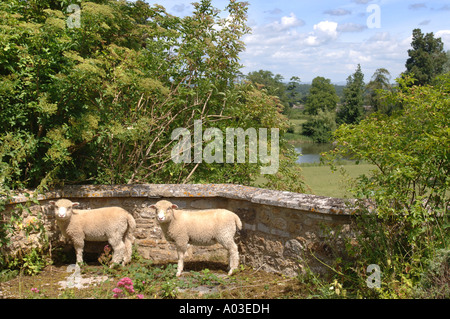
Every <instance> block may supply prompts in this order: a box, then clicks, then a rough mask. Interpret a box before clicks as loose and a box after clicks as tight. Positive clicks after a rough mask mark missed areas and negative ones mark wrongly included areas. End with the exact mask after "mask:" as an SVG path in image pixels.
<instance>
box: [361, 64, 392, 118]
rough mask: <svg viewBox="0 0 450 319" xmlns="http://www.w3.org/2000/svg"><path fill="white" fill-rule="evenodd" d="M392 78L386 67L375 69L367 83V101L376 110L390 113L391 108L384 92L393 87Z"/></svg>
mask: <svg viewBox="0 0 450 319" xmlns="http://www.w3.org/2000/svg"><path fill="white" fill-rule="evenodd" d="M390 79H391V74H390V73H389V71H388V70H386V69H385V68H380V69H377V70H376V71H375V73H374V74H373V76H372V79H371V80H370V82H369V83H368V84H367V85H366V91H367V92H366V99H367V103H368V105H370V106H371V107H372V108H373V111H374V112H381V113H386V114H390V111H391V109H390V108H389V105H386V103H384V102H385V101H384V100H383V93H384V92H386V91H390V90H391V89H392V88H391V83H390Z"/></svg>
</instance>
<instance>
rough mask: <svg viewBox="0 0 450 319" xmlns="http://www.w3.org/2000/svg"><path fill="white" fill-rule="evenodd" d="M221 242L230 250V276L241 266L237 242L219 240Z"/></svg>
mask: <svg viewBox="0 0 450 319" xmlns="http://www.w3.org/2000/svg"><path fill="white" fill-rule="evenodd" d="M219 243H220V244H221V245H222V246H223V247H225V248H226V249H227V250H228V258H229V272H228V275H229V276H230V275H231V274H233V271H234V270H235V269H237V267H238V266H239V251H238V247H237V245H236V243H235V242H234V241H233V240H228V241H219Z"/></svg>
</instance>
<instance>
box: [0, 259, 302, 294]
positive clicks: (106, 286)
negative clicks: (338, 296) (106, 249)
mask: <svg viewBox="0 0 450 319" xmlns="http://www.w3.org/2000/svg"><path fill="white" fill-rule="evenodd" d="M175 272H176V264H174V263H166V264H153V263H151V262H148V261H140V262H135V263H132V264H131V265H129V266H126V267H118V269H110V268H109V267H107V266H102V265H101V264H99V263H88V264H87V265H83V266H82V267H81V268H80V273H79V274H80V276H78V277H75V272H74V265H72V266H70V265H67V264H66V265H51V266H47V267H46V268H45V269H44V270H43V271H42V272H40V273H39V274H38V275H35V276H25V275H22V274H19V275H17V276H16V277H15V278H13V279H10V280H8V281H5V282H0V299H1V298H5V299H56V298H58V299H83V298H89V299H111V298H115V297H114V291H113V290H114V289H115V288H118V287H119V286H120V284H119V281H120V280H121V278H124V277H128V278H130V279H131V280H132V281H133V283H134V287H133V290H134V291H133V292H132V293H124V294H123V295H119V297H117V296H116V298H145V299H160V298H161V299H162V298H188V299H193V298H195V299H196V298H210V299H217V298H219V299H221V298H226V299H261V298H265V299H278V298H283V299H286V298H288V299H289V298H306V297H307V289H306V287H304V286H303V285H302V284H301V283H300V282H299V280H298V279H297V278H290V277H285V276H282V275H278V274H273V273H267V272H264V271H260V270H254V269H251V268H249V267H243V266H241V267H240V269H239V270H238V271H237V272H235V273H234V274H233V275H232V276H227V272H226V265H225V264H223V263H220V262H210V261H209V262H202V261H190V262H186V263H185V271H184V272H183V275H182V276H181V277H179V278H177V277H176V276H175ZM120 288H122V290H124V289H123V286H122V287H120Z"/></svg>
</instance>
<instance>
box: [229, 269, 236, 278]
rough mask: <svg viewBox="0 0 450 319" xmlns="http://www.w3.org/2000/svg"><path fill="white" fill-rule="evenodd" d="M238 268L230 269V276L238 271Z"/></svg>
mask: <svg viewBox="0 0 450 319" xmlns="http://www.w3.org/2000/svg"><path fill="white" fill-rule="evenodd" d="M236 270H237V269H236V268H234V269H230V271H229V272H228V276H231V275H232V274H234V273H235V272H236Z"/></svg>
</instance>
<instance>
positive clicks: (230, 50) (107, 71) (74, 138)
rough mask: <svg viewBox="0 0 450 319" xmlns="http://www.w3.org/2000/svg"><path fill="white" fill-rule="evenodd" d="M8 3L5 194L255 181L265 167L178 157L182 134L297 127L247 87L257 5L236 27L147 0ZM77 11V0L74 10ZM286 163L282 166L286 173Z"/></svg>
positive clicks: (2, 150)
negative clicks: (74, 21) (242, 58)
mask: <svg viewBox="0 0 450 319" xmlns="http://www.w3.org/2000/svg"><path fill="white" fill-rule="evenodd" d="M67 2H68V1H64V2H61V1H53V0H44V1H37V0H31V1H17V0H6V1H2V2H0V16H1V17H2V19H0V38H1V41H0V186H1V188H0V194H4V193H5V192H6V191H5V189H6V190H8V189H20V188H36V187H38V188H41V189H42V188H46V187H51V186H57V185H61V184H64V183H78V184H82V183H98V184H119V183H182V182H215V183H220V182H227V183H233V182H235V183H242V184H250V183H251V181H252V180H253V179H255V178H256V177H257V175H258V172H259V167H260V166H261V165H263V164H262V163H245V164H239V165H234V164H228V163H206V162H204V161H203V162H202V163H194V162H191V163H182V164H177V163H174V162H173V161H172V160H171V149H172V148H173V146H174V145H175V144H176V142H177V141H176V140H172V139H171V133H172V132H173V131H174V130H175V129H177V128H187V129H193V125H194V121H195V120H202V122H203V128H204V129H207V128H209V127H217V128H219V129H222V131H223V132H225V129H226V128H227V127H241V128H243V129H247V128H250V127H252V128H255V129H256V130H258V128H260V127H263V128H268V129H270V128H280V131H281V133H282V132H283V130H285V129H286V127H287V120H286V118H285V117H283V116H282V114H281V109H280V105H279V102H278V100H277V99H276V98H275V97H273V96H270V95H269V94H268V93H267V92H266V91H264V90H259V89H257V88H256V87H255V86H254V85H251V84H248V83H240V82H239V81H236V79H237V77H238V76H239V75H240V69H241V67H242V66H241V65H240V63H239V54H240V52H242V51H243V50H244V48H245V46H244V43H243V42H242V36H243V35H244V34H246V33H248V32H249V28H248V27H247V25H246V12H247V5H246V4H245V3H244V2H238V1H230V2H229V4H228V6H227V7H226V8H225V10H226V13H227V18H226V19H224V18H220V11H219V10H218V9H216V8H214V7H213V6H212V5H211V1H209V0H203V1H199V2H197V3H195V4H194V12H193V14H192V15H191V16H186V17H184V18H179V17H175V16H172V15H170V14H167V13H166V11H165V9H164V8H163V7H162V6H160V5H154V6H150V5H149V4H147V3H146V2H144V1H133V2H132V1H113V0H98V1H81V2H77V3H79V4H80V7H81V12H82V14H81V23H80V25H79V26H78V27H73V28H69V27H67V24H66V19H67V15H66V9H67V8H66V7H65V5H66V3H67ZM69 2H70V1H69ZM280 165H281V164H280Z"/></svg>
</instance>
